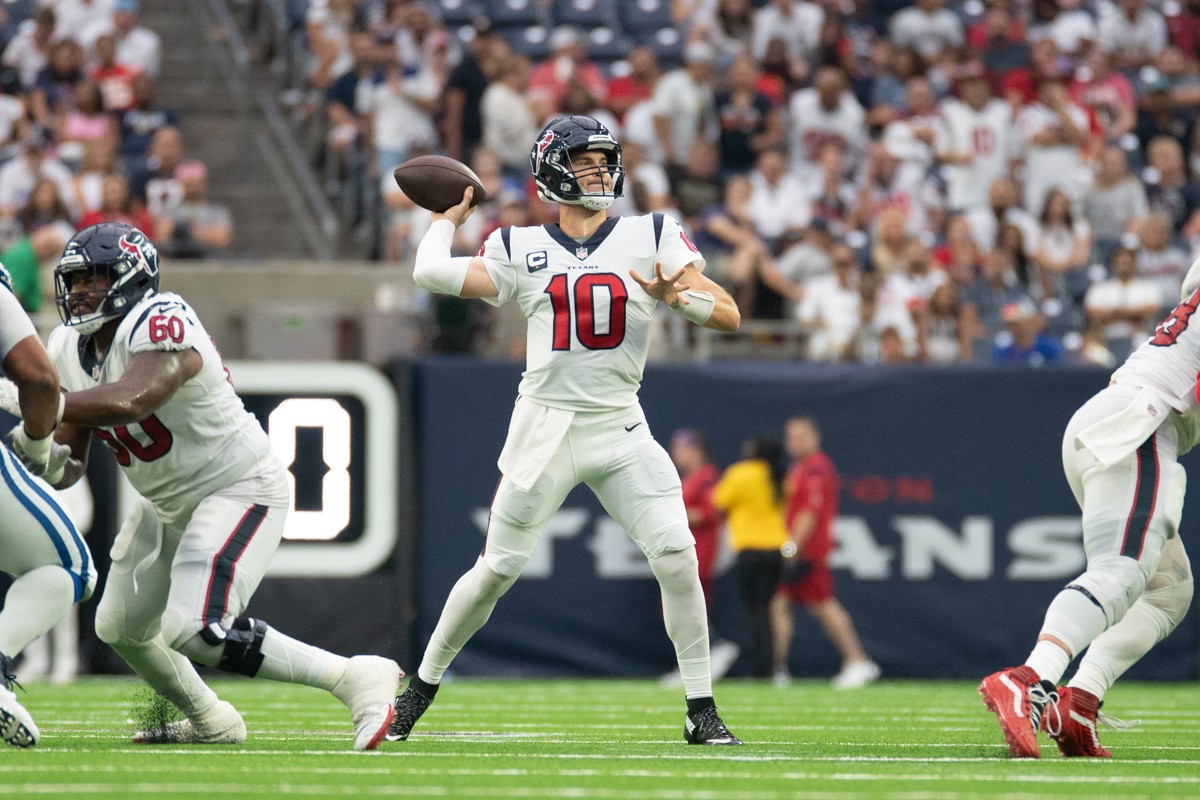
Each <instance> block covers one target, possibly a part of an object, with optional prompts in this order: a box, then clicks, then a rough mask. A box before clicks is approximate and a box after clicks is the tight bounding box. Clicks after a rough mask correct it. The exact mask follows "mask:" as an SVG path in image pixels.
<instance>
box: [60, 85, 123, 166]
mask: <svg viewBox="0 0 1200 800" xmlns="http://www.w3.org/2000/svg"><path fill="white" fill-rule="evenodd" d="M118 136H119V129H118V128H117V121H116V119H115V118H114V117H113V115H112V114H110V113H109V112H108V111H106V110H105V109H104V104H103V101H102V100H101V97H100V87H98V86H96V84H94V83H92V82H91V81H83V82H82V83H80V84H79V87H78V89H76V91H75V101H74V103H73V104H72V106H71V107H70V108H67V109H65V110H64V111H62V112H61V113H60V114H59V115H58V119H56V120H55V126H54V141H55V143H56V145H57V147H58V157H59V158H60V159H62V161H63V163H64V164H66V165H67V166H69V167H71V168H72V169H73V170H78V169H79V168H80V166H81V165H82V164H83V151H84V148H85V147H87V144H88V142H92V141H97V140H100V141H104V142H106V143H107V144H109V146H111V147H116V145H117V141H118Z"/></svg>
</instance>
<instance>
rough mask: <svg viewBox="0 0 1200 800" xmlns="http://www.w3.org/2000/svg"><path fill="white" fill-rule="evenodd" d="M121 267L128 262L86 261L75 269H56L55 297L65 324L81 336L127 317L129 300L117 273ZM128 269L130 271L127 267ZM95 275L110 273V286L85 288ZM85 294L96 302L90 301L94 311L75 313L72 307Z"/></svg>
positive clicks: (59, 313)
mask: <svg viewBox="0 0 1200 800" xmlns="http://www.w3.org/2000/svg"><path fill="white" fill-rule="evenodd" d="M120 266H128V265H127V264H122V263H121V262H118V263H115V264H86V265H81V266H80V267H78V268H76V269H63V268H59V269H58V270H55V273H54V300H55V303H56V304H57V305H58V316H59V318H60V319H62V321H63V323H64V324H65V325H67V326H68V327H71V328H74V329H75V330H76V331H78V332H79V333H80V334H81V335H83V336H87V335H90V334H93V333H95V332H96V331H98V330H100V329H101V328H102V327H104V323H106V322H108V321H109V320H113V319H118V318H120V317H123V316H125V314H126V312H128V311H129V308H128V303H127V302H126V299H125V297H124V295H122V294H121V293H120V292H119V291H117V287H118V285H119V284H120V283H121V277H122V276H121V275H120V274H119V273H118V269H119V267H120ZM126 271H127V272H128V270H126ZM95 275H107V276H108V281H107V285H106V286H103V287H96V288H92V289H88V288H86V287H88V286H91V285H92V280H91V279H92V277H93V276H95ZM126 277H128V275H127V276H126ZM80 284H82V286H80ZM76 287H78V288H76ZM83 297H86V298H88V299H92V300H94V301H95V303H94V304H92V303H89V304H88V305H89V306H92V309H93V310H91V311H84V312H82V313H76V312H75V311H74V309H73V308H72V306H74V305H75V304H76V303H77V302H78V301H79V300H80V299H82V298H83Z"/></svg>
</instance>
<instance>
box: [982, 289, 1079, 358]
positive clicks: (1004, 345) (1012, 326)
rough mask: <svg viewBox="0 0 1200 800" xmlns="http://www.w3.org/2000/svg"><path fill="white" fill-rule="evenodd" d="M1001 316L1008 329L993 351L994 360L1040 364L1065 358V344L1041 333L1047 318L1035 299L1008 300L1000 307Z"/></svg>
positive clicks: (999, 338)
mask: <svg viewBox="0 0 1200 800" xmlns="http://www.w3.org/2000/svg"><path fill="white" fill-rule="evenodd" d="M1001 317H1002V318H1003V320H1004V325H1005V328H1006V330H1005V332H1004V333H1003V334H1002V335H1001V336H999V337H998V339H997V342H996V347H995V349H993V350H992V363H994V364H1011V365H1014V366H1025V367H1041V366H1044V365H1046V364H1058V363H1060V362H1061V361H1062V359H1063V352H1062V346H1061V345H1060V344H1059V343H1058V341H1057V340H1055V339H1054V338H1052V337H1050V336H1046V335H1045V334H1044V333H1042V329H1043V328H1044V327H1045V325H1046V320H1045V318H1044V317H1043V316H1042V315H1041V313H1040V312H1039V311H1038V310H1037V306H1035V305H1034V304H1033V301H1031V300H1028V299H1024V300H1018V301H1015V302H1012V303H1008V304H1007V305H1005V306H1004V308H1003V309H1002V310H1001Z"/></svg>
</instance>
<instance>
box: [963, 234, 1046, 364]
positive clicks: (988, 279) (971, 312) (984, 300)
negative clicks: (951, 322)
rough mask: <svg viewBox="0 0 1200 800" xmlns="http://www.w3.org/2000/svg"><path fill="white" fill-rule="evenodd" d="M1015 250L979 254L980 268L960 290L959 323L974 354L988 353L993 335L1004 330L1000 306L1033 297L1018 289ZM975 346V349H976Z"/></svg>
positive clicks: (1016, 254)
mask: <svg viewBox="0 0 1200 800" xmlns="http://www.w3.org/2000/svg"><path fill="white" fill-rule="evenodd" d="M1018 258H1019V254H1018V253H1014V252H1013V251H1012V250H1011V249H1009V248H1006V247H1000V248H996V249H995V250H993V251H992V252H991V253H989V254H987V255H985V256H984V257H983V262H982V266H983V271H982V273H981V274H980V276H979V277H978V278H976V279H975V280H974V281H973V282H972V283H971V284H969V285H968V286H967V287H966V288H965V289H964V290H963V293H962V303H963V314H962V322H963V325H964V326H965V328H966V333H967V334H969V335H970V338H971V341H972V350H973V352H975V353H976V355H977V356H978V355H984V354H987V353H990V352H991V351H992V349H993V346H994V344H995V343H996V341H997V340H996V337H997V336H998V335H999V334H1001V333H1002V332H1004V331H1005V322H1006V320H1005V318H1004V308H1005V307H1006V306H1009V305H1012V304H1014V303H1021V302H1026V303H1029V304H1030V305H1032V304H1033V300H1032V299H1031V298H1030V297H1029V295H1028V294H1027V293H1026V292H1025V291H1024V290H1023V289H1021V288H1020V281H1019V279H1018V277H1017V259H1018ZM976 348H978V349H976Z"/></svg>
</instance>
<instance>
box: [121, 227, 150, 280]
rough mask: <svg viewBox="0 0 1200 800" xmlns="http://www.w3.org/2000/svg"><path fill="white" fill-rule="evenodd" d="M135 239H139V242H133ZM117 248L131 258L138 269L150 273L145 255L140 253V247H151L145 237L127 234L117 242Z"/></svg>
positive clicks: (137, 234)
mask: <svg viewBox="0 0 1200 800" xmlns="http://www.w3.org/2000/svg"><path fill="white" fill-rule="evenodd" d="M135 239H140V240H141V241H140V242H139V241H135ZM139 245H141V246H139ZM117 247H119V248H121V250H122V251H124V252H126V253H128V254H129V255H131V256H133V260H134V262H136V263H137V266H138V269H140V270H145V271H146V272H149V271H150V262H149V261H147V260H146V254H145V253H144V252H143V251H142V247H152V245H151V244H150V242H149V241H148V240H147V239H146V237H145V236H142V235H141V234H139V233H127V234H125V235H124V236H122V237H121V238H120V239H118V240H117Z"/></svg>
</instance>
